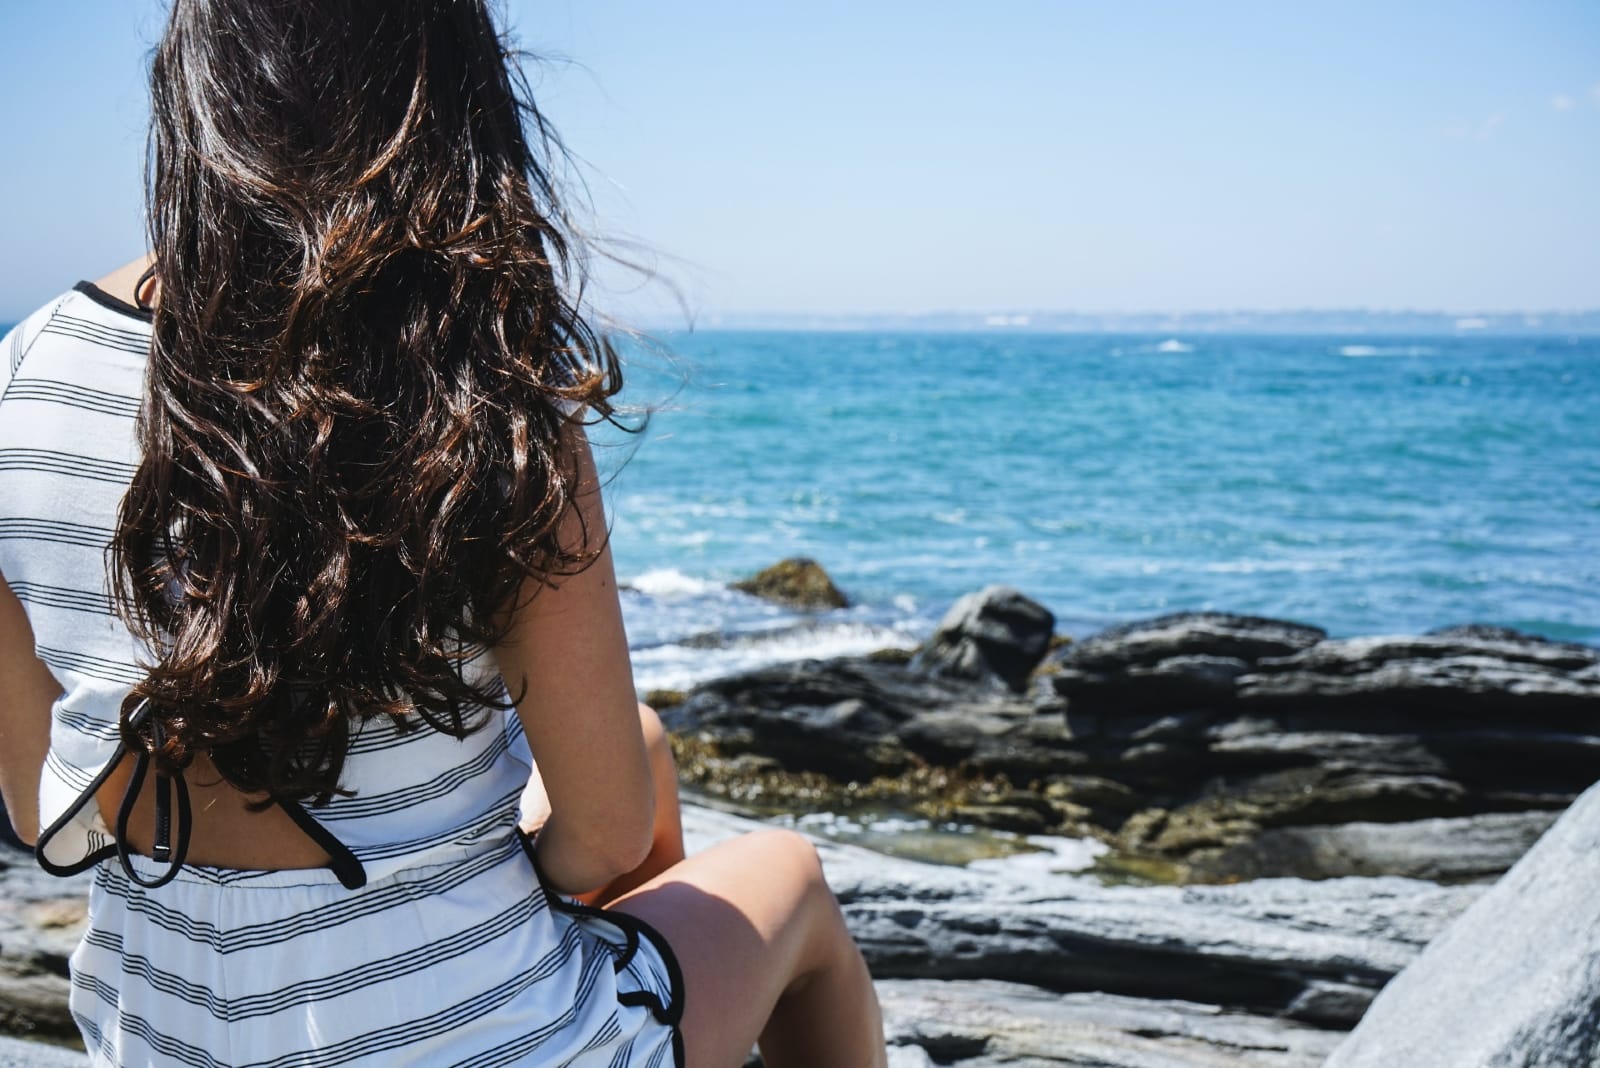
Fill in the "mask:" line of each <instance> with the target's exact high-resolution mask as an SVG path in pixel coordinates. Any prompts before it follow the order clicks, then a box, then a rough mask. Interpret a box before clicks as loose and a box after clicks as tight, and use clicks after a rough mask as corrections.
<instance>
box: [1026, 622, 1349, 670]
mask: <svg viewBox="0 0 1600 1068" xmlns="http://www.w3.org/2000/svg"><path fill="white" fill-rule="evenodd" d="M1327 636H1328V632H1327V631H1325V630H1323V629H1321V628H1320V627H1308V626H1305V625H1304V624H1301V623H1286V622H1284V621H1283V620H1280V619H1265V618H1262V617H1260V616H1236V615H1230V614H1228V613H1225V612H1177V613H1173V614H1172V615H1165V616H1157V617H1156V618H1154V619H1146V620H1139V621H1137V622H1133V623H1126V624H1123V625H1121V626H1116V627H1110V628H1108V629H1106V630H1103V631H1100V632H1099V633H1097V634H1094V635H1091V636H1090V637H1088V638H1084V639H1083V640H1081V641H1077V642H1073V643H1072V644H1071V645H1068V646H1066V647H1064V648H1063V649H1062V650H1060V651H1059V653H1056V654H1052V656H1051V661H1052V662H1053V663H1055V664H1059V665H1060V666H1061V667H1062V668H1063V669H1066V670H1072V671H1076V672H1085V673H1096V672H1105V673H1111V674H1122V673H1126V672H1127V671H1128V669H1130V668H1149V667H1153V666H1155V665H1157V664H1160V663H1161V662H1163V661H1166V660H1171V659H1173V658H1174V657H1186V656H1203V657H1215V658H1222V659H1230V660H1238V661H1243V662H1245V663H1254V662H1255V661H1257V660H1260V659H1262V658H1263V657H1270V656H1290V655H1293V654H1294V653H1298V652H1300V651H1301V650H1302V649H1307V648H1310V647H1311V646H1313V645H1315V644H1316V643H1317V642H1319V641H1322V640H1323V639H1324V638H1326V637H1327Z"/></svg>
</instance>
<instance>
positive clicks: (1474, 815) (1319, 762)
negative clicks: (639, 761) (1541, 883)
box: [664, 595, 1600, 881]
mask: <svg viewBox="0 0 1600 1068" xmlns="http://www.w3.org/2000/svg"><path fill="white" fill-rule="evenodd" d="M983 603H986V602H984V601H982V599H981V598H979V597H978V596H977V595H974V596H973V597H972V598H970V599H969V604H970V605H973V606H977V605H981V604H983ZM977 611H978V610H977V609H976V608H974V609H973V610H972V611H968V610H966V609H963V610H962V611H961V612H956V613H952V616H953V617H959V618H963V619H964V618H967V617H968V616H971V615H973V613H974V612H977ZM978 614H979V615H981V612H979V613H978ZM959 631H960V627H954V628H953V630H952V633H956V632H959ZM1043 633H1044V632H1043V630H1042V629H1041V630H1040V631H1038V634H1039V635H1040V636H1041V637H1042V636H1043ZM965 640H966V639H961V640H960V641H956V642H955V643H954V644H952V645H951V648H952V649H966V650H967V651H968V652H969V653H970V654H971V656H972V657H974V658H976V657H977V653H976V652H975V650H976V649H977V648H978V645H977V643H976V642H973V643H969V644H967V645H962V644H961V642H962V641H965ZM930 658H931V654H929V653H927V652H924V653H923V654H919V658H918V659H917V660H914V661H913V663H912V664H911V665H906V664H903V663H894V662H890V661H887V660H875V659H873V658H865V657H863V658H841V659H835V660H823V661H804V662H800V663H791V664H785V665H781V666H778V667H775V668H768V669H764V670H761V671H756V672H750V673H746V674H744V675H739V676H734V677H731V678H726V679H720V680H717V681H715V682H711V683H707V684H706V685H704V686H701V687H698V688H696V689H695V690H694V691H692V692H691V693H690V694H689V695H688V698H687V700H685V701H684V702H683V703H682V704H681V705H680V706H679V707H677V708H675V709H672V710H669V711H668V712H667V713H666V714H665V715H664V718H665V720H666V722H667V725H668V726H669V727H670V728H671V729H672V730H674V731H675V732H678V733H680V734H683V733H685V732H688V733H689V734H691V735H693V737H694V739H695V740H696V742H697V743H698V744H700V745H701V747H702V748H701V751H702V752H704V753H706V754H708V755H707V758H706V763H705V764H704V765H703V769H702V767H698V766H690V774H691V776H692V778H691V780H690V781H692V782H695V783H697V784H699V785H702V786H704V787H705V788H707V789H710V790H721V791H722V792H723V793H724V794H725V795H726V796H740V795H739V793H738V791H739V790H741V789H745V788H746V787H747V786H748V787H749V789H748V796H756V795H760V796H762V797H764V798H765V799H767V800H768V801H772V800H776V799H781V798H783V797H785V796H788V795H787V794H786V792H785V791H786V790H792V791H793V792H794V794H795V796H796V798H797V799H798V800H797V806H796V807H797V808H806V807H809V806H810V805H812V804H814V801H815V798H816V796H817V793H816V791H817V790H818V788H819V787H818V784H817V782H816V780H815V778H812V779H809V780H806V781H803V782H799V783H796V784H794V785H792V786H791V784H790V782H789V781H787V780H785V779H784V778H783V776H784V775H785V774H790V775H792V774H799V773H805V774H813V775H820V776H823V777H826V778H827V779H829V780H831V781H833V782H835V783H839V784H844V783H849V782H867V781H869V780H874V779H877V780H880V782H879V783H878V784H877V785H876V786H874V789H876V790H879V791H880V795H881V791H883V790H885V789H887V790H897V791H901V792H902V793H901V795H900V799H901V801H902V803H903V804H906V805H909V806H922V807H920V808H918V811H922V812H925V813H926V814H928V815H930V816H934V817H936V818H958V819H962V820H965V821H969V822H975V823H981V824H984V825H986V826H991V827H1000V828H1006V829H1010V830H1016V831H1022V832H1027V833H1037V832H1041V831H1044V832H1055V833H1063V834H1093V835H1096V836H1099V837H1102V838H1103V839H1105V840H1107V841H1110V842H1112V843H1113V844H1114V845H1115V846H1116V847H1117V848H1118V850H1119V851H1120V852H1122V853H1123V854H1127V855H1131V856H1133V857H1134V858H1137V859H1138V860H1140V861H1147V860H1151V859H1155V860H1157V861H1160V862H1162V863H1170V864H1172V865H1174V867H1173V868H1172V874H1173V875H1174V876H1175V877H1178V878H1187V879H1208V880H1216V881H1225V880H1228V879H1238V878H1251V877H1270V876H1280V875H1303V876H1313V875H1322V876H1337V875H1341V874H1378V873H1384V872H1388V873H1396V874H1408V875H1409V874H1418V875H1421V874H1425V873H1428V872H1430V871H1433V872H1436V873H1437V875H1438V877H1439V878H1445V879H1459V878H1480V877H1489V876H1493V875H1496V874H1498V873H1499V872H1502V871H1504V870H1505V866H1508V865H1509V863H1510V862H1511V861H1512V860H1514V859H1515V857H1516V856H1517V855H1518V854H1517V852H1516V849H1517V848H1518V847H1519V846H1520V845H1521V844H1522V843H1525V842H1527V841H1528V840H1529V838H1528V836H1527V833H1526V831H1527V828H1538V827H1540V826H1541V825H1542V823H1543V821H1545V820H1547V819H1548V818H1549V816H1548V815H1545V814H1547V813H1552V812H1557V811H1560V810H1561V809H1564V808H1565V807H1566V806H1567V805H1569V804H1570V803H1571V802H1572V799H1573V798H1575V797H1576V796H1577V795H1578V794H1579V793H1580V792H1581V791H1582V790H1583V789H1584V788H1585V787H1587V786H1588V785H1589V784H1590V783H1591V782H1594V781H1596V780H1597V779H1600V651H1596V650H1594V649H1590V648H1588V647H1586V646H1580V645H1571V644H1565V643H1560V642H1550V641H1545V640H1542V639H1538V638H1533V637H1530V636H1527V635H1522V634H1518V633H1516V632H1514V631H1509V630H1506V629H1504V628H1490V627H1471V626H1469V627H1459V628H1451V629H1449V630H1446V631H1442V632H1437V633H1434V634H1430V635H1422V636H1418V637H1378V638H1345V639H1328V638H1327V637H1326V636H1325V635H1324V634H1323V632H1322V631H1320V630H1318V629H1317V628H1314V627H1307V626H1303V625H1301V624H1297V623H1289V622H1283V621H1279V620H1270V619H1261V618H1257V617H1251V616H1234V615H1227V614H1224V613H1218V612H1191V613H1181V614H1177V615H1170V616H1162V617H1159V618H1157V619H1152V620H1147V621H1141V622H1138V623H1131V624H1127V625H1125V626H1120V627H1114V628H1111V629H1110V630H1107V631H1103V632H1101V633H1100V634H1096V635H1093V636H1091V637H1089V638H1085V639H1083V640H1081V641H1078V642H1076V643H1073V644H1071V645H1069V646H1066V647H1064V648H1062V649H1059V650H1057V651H1055V652H1052V653H1050V654H1049V655H1048V656H1047V657H1046V658H1045V660H1044V662H1043V663H1041V664H1040V665H1039V667H1038V668H1037V669H1036V671H1035V673H1034V676H1033V682H1032V689H1031V692H1029V693H1028V694H1027V695H1026V696H1025V697H1024V696H1019V695H1017V694H1014V693H1012V692H1010V691H1009V689H1007V688H1006V687H1002V686H1000V685H999V684H998V683H997V682H994V681H993V678H994V677H993V676H984V673H983V672H982V671H979V670H978V669H976V668H974V672H973V673H976V674H978V675H979V676H980V679H981V678H982V677H988V678H989V679H990V682H988V683H985V682H983V681H974V680H972V679H968V678H962V677H959V676H960V672H955V673H953V674H940V675H930V674H929V673H928V672H927V671H925V670H922V669H921V667H920V665H922V664H924V663H925V662H927V661H929V660H930ZM957 659H958V660H959V657H958V658H957ZM976 662H977V661H976V660H974V663H976ZM740 762H743V763H742V764H741V763H740ZM930 767H931V768H934V769H941V770H942V771H947V772H949V773H950V774H949V775H946V776H943V777H941V776H938V775H924V774H922V773H923V772H924V771H925V770H926V769H927V768H930ZM769 771H770V772H771V774H768V772H769ZM758 772H759V774H761V775H764V776H765V777H764V778H762V779H761V780H760V781H759V782H756V783H754V785H753V786H752V785H750V784H748V783H746V782H745V780H744V779H742V778H741V776H746V775H749V774H756V773H758ZM719 776H726V778H719ZM970 779H977V780H979V781H980V782H981V784H982V788H981V789H980V790H976V791H974V792H973V797H974V798H976V799H975V800H973V799H962V800H961V801H960V802H959V806H958V807H957V809H956V810H954V811H950V810H941V809H940V808H939V806H940V804H941V803H942V802H943V799H944V797H945V796H946V795H943V794H940V793H939V792H938V790H933V791H932V792H931V793H924V794H918V793H916V790H918V789H921V788H923V786H922V784H925V783H935V784H940V786H941V788H942V784H943V783H945V782H947V781H948V782H957V781H970ZM886 784H887V785H886ZM1501 816H1506V817H1507V818H1508V820H1509V818H1510V817H1515V816H1521V817H1525V818H1524V819H1522V820H1521V822H1518V823H1516V826H1515V827H1507V826H1502V825H1501V824H1499V823H1497V822H1496V821H1497V820H1498V819H1499V818H1500V817H1501ZM1440 819H1451V820H1456V821H1471V822H1468V823H1462V822H1458V823H1456V824H1454V825H1450V826H1447V825H1443V824H1430V823H1428V822H1426V821H1431V820H1440ZM1350 823H1363V824H1369V823H1370V824H1402V823H1405V824H1414V826H1413V827H1412V828H1411V829H1410V830H1409V831H1407V830H1401V829H1397V830H1395V831H1392V832H1391V831H1381V830H1367V829H1361V830H1357V831H1352V832H1351V833H1349V834H1336V833H1334V832H1331V831H1328V830H1327V828H1330V827H1335V826H1338V825H1344V824H1350ZM1519 828H1520V829H1519ZM1463 832H1464V833H1465V834H1466V836H1467V838H1468V839H1470V841H1469V842H1468V846H1469V848H1467V849H1465V850H1464V851H1463V852H1462V854H1461V856H1460V858H1459V863H1454V862H1452V861H1451V858H1450V856H1449V852H1448V847H1447V846H1441V844H1440V843H1439V842H1438V841H1435V840H1432V839H1429V838H1427V837H1426V836H1427V835H1429V834H1433V833H1448V834H1450V835H1451V836H1452V838H1456V837H1459V836H1460V835H1461V834H1462V833H1463ZM1535 833H1536V832H1535ZM1257 842H1259V843H1260V848H1252V844H1253V843H1257ZM1230 865H1232V866H1230ZM1386 865H1387V866H1386Z"/></svg>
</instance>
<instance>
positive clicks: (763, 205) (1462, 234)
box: [0, 0, 1600, 321]
mask: <svg viewBox="0 0 1600 1068" xmlns="http://www.w3.org/2000/svg"><path fill="white" fill-rule="evenodd" d="M501 9H502V10H503V11H504V12H505V15H506V18H507V21H508V23H509V25H510V27H511V30H512V32H513V33H514V35H515V36H516V37H517V39H518V41H519V42H520V44H521V45H522V46H523V47H524V48H527V49H529V50H530V51H532V52H534V53H537V54H539V55H541V56H543V57H545V58H544V59H543V60H542V61H541V62H540V63H539V65H538V66H537V68H536V69H535V70H534V71H533V75H534V77H533V81H534V84H535V88H536V94H537V98H538V101H539V104H540V106H541V108H542V109H544V110H545V111H546V112H547V113H548V115H549V116H550V118H551V119H552V120H553V122H554V123H555V125H556V127H557V128H558V129H559V130H560V131H561V133H562V135H563V137H564V138H565V140H566V141H567V143H568V145H569V146H570V148H571V149H572V150H573V152H574V153H576V155H577V156H578V157H580V159H581V161H582V168H581V169H582V174H581V177H582V178H583V180H584V184H585V185H586V187H587V189H588V190H589V194H590V199H591V201H592V205H593V211H592V222H591V228H592V229H594V230H596V231H597V232H598V233H600V234H602V235H604V236H606V237H608V238H611V239H613V240H614V241H616V242H618V243H620V244H623V245H625V246H627V247H633V248H636V249H642V250H643V253H642V254H643V255H644V257H645V258H646V259H647V260H648V262H650V263H651V264H653V265H654V266H655V267H656V269H657V270H658V272H659V273H660V274H661V275H662V276H663V277H664V278H667V279H670V280H671V281H672V282H673V283H674V284H675V285H676V286H677V288H678V290H679V291H680V292H681V293H682V295H683V297H684V298H685V300H686V301H687V304H688V307H689V309H690V310H691V312H692V313H693V314H694V315H695V316H696V318H697V319H699V320H700V321H706V319H707V318H714V317H715V316H716V315H718V314H721V313H739V314H749V313H759V312H775V313H816V314H828V315H839V314H855V313H918V312H928V311H1003V310H1013V311H1017V310H1057V311H1091V312H1134V311H1215V310H1226V309H1254V310H1282V309H1295V308H1322V309H1326V308H1362V307H1367V308H1378V309H1403V308H1415V309H1436V310H1444V311H1458V312H1466V311H1509V310H1530V311H1531V310H1560V309H1566V310H1576V309H1588V308H1597V307H1600V192H1597V191H1600V5H1597V4H1594V3H1591V2H1588V0H1571V2H1562V0H1548V2H1546V0H1536V2H1529V3H1525V4H1506V3H1477V2H1473V0H1450V2H1429V0H1414V2H1405V3H1401V2H1397V0H1347V2H1342V3H1339V4H1336V5H1335V4H1327V3H1321V4H1311V3H1304V4H1298V3H1297V4H1283V3H1245V2H1237V0H1208V2H1203V3H1202V2H1199V0H1194V2H1189V3H1163V2H1157V0H1151V2H1141V3H1133V4H1129V3H1112V2H1110V0H1105V2H1096V3H1089V2H1077V0H992V2H989V3H977V2H973V0H967V2H963V3H954V2H944V0H916V2H911V0H872V2H871V3H862V2H860V0H848V2H847V0H811V2H809V3H806V4H803V5H802V4H761V3H750V2H749V0H739V2H734V0H726V2H725V0H683V2H680V3H676V4H662V3H660V2H659V0H655V2H646V0H501ZM164 11H165V4H164V3H161V2H158V0H73V2H72V3H71V4H62V3H59V2H51V0H5V3H4V4H3V5H0V35H3V39H4V40H5V41H6V42H7V44H8V45H9V48H8V50H7V63H6V65H5V68H4V74H3V75H0V84H3V86H4V90H3V91H4V93H5V94H6V97H5V101H4V105H5V106H4V107H3V108H0V134H3V135H4V138H3V143H4V144H5V145H6V147H7V151H8V152H9V154H10V157H11V158H10V161H9V162H8V163H7V165H6V166H4V167H3V168H0V203H4V205H5V208H4V212H5V228H4V232H5V234H6V235H7V237H8V239H9V242H8V244H9V248H10V255H9V256H7V257H5V259H4V261H3V262H0V320H10V319H15V318H17V317H19V316H21V315H23V314H26V313H27V312H28V311H30V310H32V309H33V308H34V307H36V306H38V305H39V304H40V303H42V302H43V301H45V300H47V299H48V298H50V297H51V296H53V295H54V294H56V293H59V292H60V291H62V290H63V289H66V288H68V287H70V286H71V284H72V283H73V282H74V281H76V280H77V279H79V278H84V277H87V278H94V277H98V276H99V275H102V274H105V273H107V272H109V271H110V270H112V269H113V268H115V267H117V266H119V265H120V264H122V263H124V262H126V261H127V260H129V259H132V258H134V257H135V256H136V255H138V254H139V253H140V252H141V251H142V249H143V247H144V240H143V222H142V210H143V209H142V187H141V175H142V167H143V152H144V125H145V122H146V119H147V110H146V104H145V92H146V88H145V78H146V70H147V65H148V57H149V50H150V48H151V47H152V46H153V45H154V43H155V41H156V39H157V38H158V36H159V34H160V31H161V24H162V19H163V14H164ZM63 13H69V17H65V18H64V17H63ZM601 280H602V282H603V285H602V287H601V293H600V298H599V299H600V300H601V302H602V303H610V304H612V305H615V306H616V307H617V308H618V309H619V310H620V311H621V312H622V313H623V314H625V315H626V314H628V313H631V312H634V311H635V309H638V308H649V307H654V306H658V305H661V304H662V303H664V302H665V301H666V300H667V294H668V289H667V287H665V286H646V287H644V288H643V289H640V288H639V286H638V285H637V284H636V283H635V282H634V281H633V280H632V279H631V278H630V277H628V276H626V275H624V274H622V273H620V272H616V271H608V272H603V273H602V278H601Z"/></svg>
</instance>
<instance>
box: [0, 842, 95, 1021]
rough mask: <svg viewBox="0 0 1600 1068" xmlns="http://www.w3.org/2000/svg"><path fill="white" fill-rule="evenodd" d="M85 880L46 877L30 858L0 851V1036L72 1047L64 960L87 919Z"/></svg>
mask: <svg viewBox="0 0 1600 1068" xmlns="http://www.w3.org/2000/svg"><path fill="white" fill-rule="evenodd" d="M88 895H89V876H88V875H87V874H85V875H79V876H74V877H72V878H70V879H58V878H56V877H54V876H51V875H46V874H45V873H44V872H43V871H41V870H40V869H39V867H38V865H37V864H35V863H34V859H33V855H32V854H31V853H28V852H24V851H22V850H20V849H13V848H11V847H0V1031H3V1032H9V1033H11V1034H21V1035H37V1036H40V1037H44V1038H50V1039H56V1040H66V1041H72V1040H75V1039H76V1038H77V1037H78V1028H77V1025H76V1024H75V1023H74V1022H73V1020H72V1015H71V1014H70V1013H69V1012H68V1011H67V957H68V955H69V954H71V952H72V950H73V949H74V948H75V947H76V946H77V944H78V939H79V938H80V937H81V936H82V934H83V929H84V925H85V923H86V922H87V918H88Z"/></svg>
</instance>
